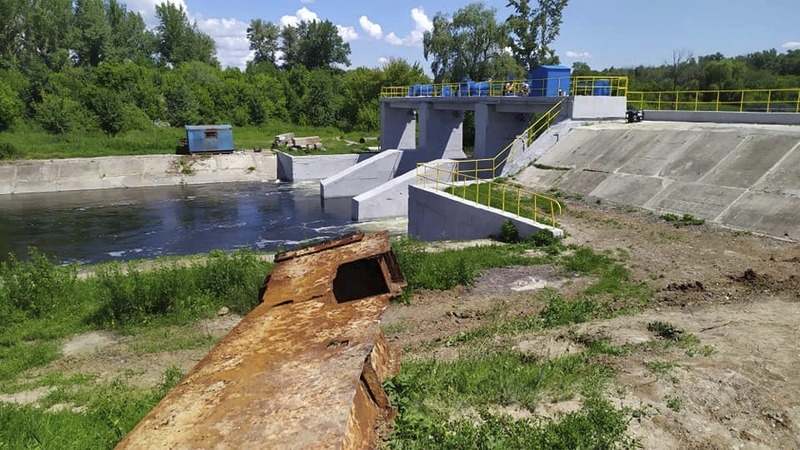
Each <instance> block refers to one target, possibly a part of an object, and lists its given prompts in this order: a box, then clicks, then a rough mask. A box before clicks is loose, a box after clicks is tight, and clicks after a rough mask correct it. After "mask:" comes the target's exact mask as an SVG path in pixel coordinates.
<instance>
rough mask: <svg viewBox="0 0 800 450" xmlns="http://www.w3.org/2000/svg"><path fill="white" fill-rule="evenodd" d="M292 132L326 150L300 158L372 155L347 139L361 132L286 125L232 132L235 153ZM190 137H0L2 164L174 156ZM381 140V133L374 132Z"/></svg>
mask: <svg viewBox="0 0 800 450" xmlns="http://www.w3.org/2000/svg"><path fill="white" fill-rule="evenodd" d="M287 132H294V133H295V135H296V136H298V137H301V136H320V137H321V138H322V142H323V145H324V147H325V150H314V151H305V150H300V151H290V152H291V153H296V154H300V155H302V154H343V153H358V152H365V151H368V149H367V147H368V145H370V144H355V145H348V144H347V142H345V140H350V141H354V142H358V140H359V138H361V137H363V136H364V134H363V133H355V132H353V133H343V132H342V131H340V130H337V129H336V128H332V127H302V126H296V125H291V124H287V123H283V122H271V123H269V124H266V125H261V126H253V125H249V126H242V127H234V128H233V139H234V145H235V146H236V148H240V149H252V148H262V149H269V148H270V147H271V146H272V142H273V140H274V139H275V136H276V135H278V134H282V133H287ZM185 136H186V131H185V130H184V129H183V128H165V127H155V126H154V127H153V128H151V129H149V130H146V131H129V132H126V133H121V134H119V135H117V136H115V137H108V136H106V135H105V134H103V133H100V132H98V133H70V134H65V135H53V134H49V133H46V132H44V131H41V130H38V129H35V128H33V127H20V128H19V129H18V130H13V131H3V132H0V149H5V150H4V151H0V160H1V159H4V158H3V156H5V157H6V159H16V158H27V159H60V158H87V157H98V156H130V155H160V154H175V153H176V152H177V147H178V143H179V141H180V139H181V138H183V137H185ZM373 136H377V132H375V133H373Z"/></svg>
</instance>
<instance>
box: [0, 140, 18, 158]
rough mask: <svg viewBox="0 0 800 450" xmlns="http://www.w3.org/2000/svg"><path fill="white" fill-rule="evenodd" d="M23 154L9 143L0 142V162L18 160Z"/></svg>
mask: <svg viewBox="0 0 800 450" xmlns="http://www.w3.org/2000/svg"><path fill="white" fill-rule="evenodd" d="M22 157H23V154H22V152H21V151H19V149H18V148H17V147H16V146H15V145H14V144H12V143H10V142H0V160H3V159H6V160H8V159H20V158H22Z"/></svg>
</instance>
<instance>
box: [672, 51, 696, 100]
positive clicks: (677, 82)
mask: <svg viewBox="0 0 800 450" xmlns="http://www.w3.org/2000/svg"><path fill="white" fill-rule="evenodd" d="M693 68H696V63H695V60H694V52H692V51H691V50H689V49H687V48H682V49H678V50H673V51H672V64H670V65H669V75H670V79H671V80H672V90H673V91H675V90H678V89H679V88H680V87H684V86H683V83H684V82H685V81H688V80H689V79H690V78H692V76H691V75H690V74H691V72H692V69H693Z"/></svg>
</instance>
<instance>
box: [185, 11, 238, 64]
mask: <svg viewBox="0 0 800 450" xmlns="http://www.w3.org/2000/svg"><path fill="white" fill-rule="evenodd" d="M194 20H196V21H197V28H199V29H200V31H202V32H203V33H206V34H207V35H209V36H211V37H212V38H213V39H214V42H216V44H217V58H219V62H220V64H222V66H223V67H225V66H230V67H244V66H245V65H246V62H247V60H248V59H249V58H251V56H252V55H251V53H252V52H251V51H250V41H248V40H247V27H248V24H247V23H245V22H242V21H241V20H239V19H214V18H211V19H204V18H203V17H202V16H199V15H198V16H196V17H194Z"/></svg>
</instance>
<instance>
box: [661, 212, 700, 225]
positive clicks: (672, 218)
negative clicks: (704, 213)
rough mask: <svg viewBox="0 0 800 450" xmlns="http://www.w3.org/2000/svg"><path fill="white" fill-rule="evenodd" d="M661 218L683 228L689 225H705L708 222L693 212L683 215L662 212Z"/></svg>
mask: <svg viewBox="0 0 800 450" xmlns="http://www.w3.org/2000/svg"><path fill="white" fill-rule="evenodd" d="M661 218H662V219H664V220H665V221H667V222H670V223H672V224H673V225H674V226H675V228H681V227H683V226H687V225H703V224H705V223H706V220H705V219H699V218H697V217H695V216H693V215H691V214H684V215H683V216H681V217H678V216H676V215H675V214H669V213H667V214H662V215H661Z"/></svg>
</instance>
